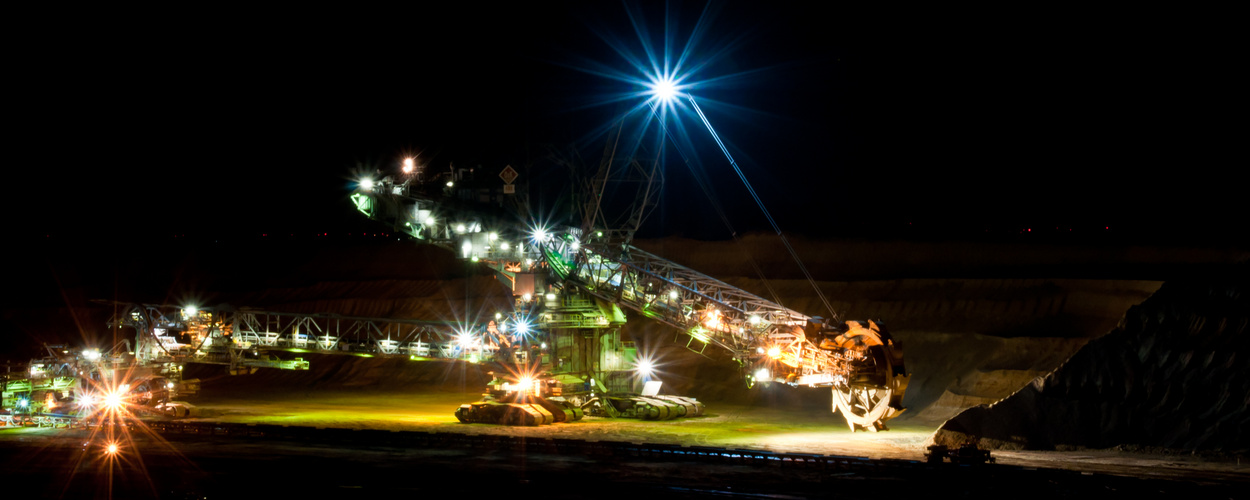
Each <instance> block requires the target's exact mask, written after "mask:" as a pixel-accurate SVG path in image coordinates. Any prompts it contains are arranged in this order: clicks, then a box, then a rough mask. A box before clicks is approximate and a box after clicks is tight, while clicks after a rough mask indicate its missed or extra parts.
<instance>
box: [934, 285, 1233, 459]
mask: <svg viewBox="0 0 1250 500" xmlns="http://www.w3.org/2000/svg"><path fill="white" fill-rule="evenodd" d="M1246 271H1247V270H1246V269H1245V266H1244V265H1243V266H1240V267H1238V268H1236V269H1233V272H1231V273H1229V274H1227V275H1226V276H1233V277H1231V278H1229V277H1225V278H1221V279H1206V280H1188V281H1174V282H1168V283H1165V284H1164V285H1163V286H1162V287H1161V288H1160V289H1159V291H1158V292H1156V293H1155V294H1154V295H1153V296H1151V297H1150V298H1149V299H1148V300H1146V301H1145V302H1143V303H1142V304H1141V305H1138V306H1134V307H1133V308H1131V309H1129V311H1128V312H1127V313H1126V314H1125V316H1124V319H1123V320H1122V321H1121V323H1120V326H1118V327H1117V328H1116V329H1114V330H1113V331H1112V332H1111V333H1109V334H1107V335H1106V336H1103V337H1101V338H1098V339H1096V340H1093V341H1091V342H1090V343H1089V344H1087V345H1086V346H1085V347H1084V348H1083V349H1081V350H1080V351H1079V352H1078V353H1077V354H1076V355H1074V356H1073V357H1072V358H1071V359H1069V360H1068V361H1067V362H1066V363H1064V364H1063V365H1062V366H1060V367H1059V368H1058V369H1056V370H1055V371H1054V372H1052V373H1050V374H1049V375H1047V376H1045V377H1042V378H1038V379H1035V380H1034V381H1033V382H1032V383H1031V384H1029V385H1027V386H1026V387H1024V388H1023V389H1021V390H1020V391H1018V392H1016V393H1015V394H1013V395H1011V396H1010V397H1008V398H1006V399H1003V400H1002V401H999V402H997V403H995V404H993V405H989V406H984V405H982V406H977V407H974V408H971V409H969V410H967V411H964V412H963V413H961V414H960V415H958V416H956V417H955V418H952V419H951V420H949V421H947V422H946V423H945V424H944V425H943V426H942V427H941V428H940V429H939V430H938V431H937V433H935V434H934V436H933V441H934V442H936V443H939V444H946V445H948V446H949V445H959V444H961V443H964V442H966V441H968V440H974V439H975V440H977V442H978V444H979V445H980V446H981V447H983V448H995V449H1058V450H1064V449H1080V448H1110V447H1121V448H1126V449H1173V450H1189V451H1202V452H1220V453H1228V454H1238V455H1240V454H1245V453H1246V452H1247V451H1250V411H1247V406H1248V404H1250V380H1248V378H1250V377H1248V373H1250V365H1247V364H1246V358H1247V356H1250V337H1247V335H1250V331H1248V325H1250V296H1248V295H1247V293H1246V292H1247V290H1250V287H1248V286H1247V283H1248V281H1247V280H1246V279H1245V276H1246Z"/></svg>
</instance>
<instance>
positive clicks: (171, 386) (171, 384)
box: [165, 382, 174, 389]
mask: <svg viewBox="0 0 1250 500" xmlns="http://www.w3.org/2000/svg"><path fill="white" fill-rule="evenodd" d="M165 388H166V389H173V388H174V383H173V382H170V383H168V384H165Z"/></svg>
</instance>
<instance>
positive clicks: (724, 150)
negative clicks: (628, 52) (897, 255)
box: [686, 94, 838, 321]
mask: <svg viewBox="0 0 1250 500" xmlns="http://www.w3.org/2000/svg"><path fill="white" fill-rule="evenodd" d="M686 99H687V100H689V101H690V106H691V107H693V108H694V110H695V112H696V113H698V114H699V118H700V119H702V120H703V125H704V126H706V127H707V130H708V132H711V133H712V138H713V139H715V140H716V145H717V146H720V150H721V152H722V153H725V158H727V159H729V164H730V165H731V166H733V168H734V172H737V174H738V178H739V179H742V184H744V185H745V186H746V188H747V191H748V192H750V193H751V197H752V198H754V199H755V204H756V205H759V207H760V210H761V211H763V212H764V217H765V218H767V219H768V223H769V224H772V226H773V230H774V231H776V232H777V236H779V237H781V242H782V243H783V244H785V246H786V250H788V251H790V257H792V258H793V259H794V262H795V263H797V264H798V265H799V269H801V270H802V271H803V275H804V276H806V277H807V282H808V283H811V285H812V289H813V290H816V295H817V296H818V297H820V301H821V302H822V303H824V304H825V308H826V309H828V310H829V314H830V315H831V316H830V317H831V318H832V319H833V320H834V321H837V320H838V313H837V311H834V310H833V306H832V305H830V304H829V299H827V298H825V294H824V292H821V291H820V287H819V286H817V285H816V279H815V278H813V277H812V273H811V272H810V271H808V270H807V266H806V265H804V264H803V261H802V260H801V259H799V254H798V253H797V252H795V251H794V247H793V246H791V245H790V240H789V239H788V238H786V235H785V233H783V232H781V227H780V226H778V225H777V221H776V220H774V219H773V216H772V214H770V213H768V208H766V207H765V206H764V202H763V201H761V200H760V197H759V195H757V194H755V188H753V187H751V182H750V181H747V177H746V175H745V174H743V173H742V169H741V168H739V167H738V162H736V161H734V158H733V156H732V155H730V154H729V149H728V148H726V147H725V143H723V142H721V140H720V136H719V135H717V134H716V129H713V128H712V123H711V122H709V121H708V120H707V116H704V114H703V110H702V109H699V104H698V103H696V102H695V100H694V96H692V95H689V94H687V95H686Z"/></svg>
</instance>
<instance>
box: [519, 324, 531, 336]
mask: <svg viewBox="0 0 1250 500" xmlns="http://www.w3.org/2000/svg"><path fill="white" fill-rule="evenodd" d="M516 332H517V333H519V334H521V335H525V334H527V333H529V332H530V325H529V323H526V322H524V321H517V324H516Z"/></svg>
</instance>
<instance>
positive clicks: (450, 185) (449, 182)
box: [447, 181, 456, 187]
mask: <svg viewBox="0 0 1250 500" xmlns="http://www.w3.org/2000/svg"><path fill="white" fill-rule="evenodd" d="M455 185H456V183H454V182H451V181H447V187H452V186H455Z"/></svg>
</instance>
